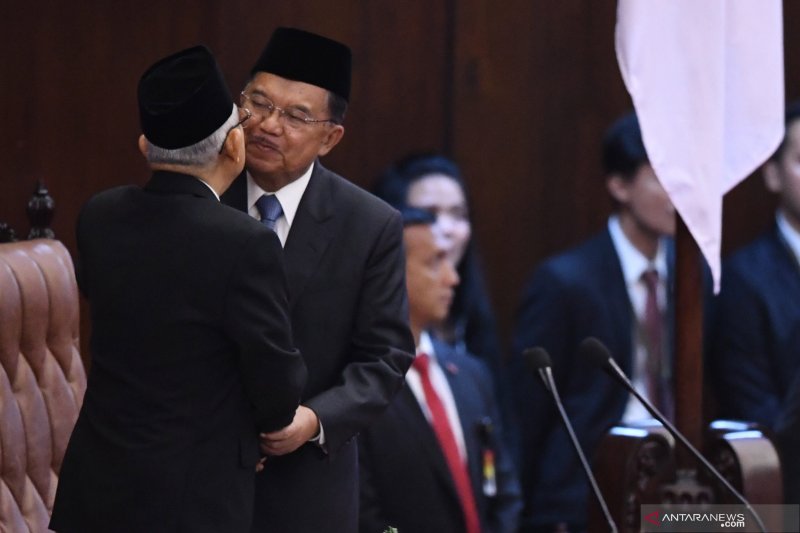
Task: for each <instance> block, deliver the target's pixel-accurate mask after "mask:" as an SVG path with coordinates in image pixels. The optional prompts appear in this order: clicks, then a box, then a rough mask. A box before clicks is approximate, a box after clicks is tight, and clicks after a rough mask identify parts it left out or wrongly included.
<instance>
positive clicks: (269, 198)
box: [256, 194, 283, 231]
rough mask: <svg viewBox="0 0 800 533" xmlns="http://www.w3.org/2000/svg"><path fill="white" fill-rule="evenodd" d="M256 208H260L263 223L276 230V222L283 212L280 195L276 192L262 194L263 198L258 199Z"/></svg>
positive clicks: (259, 212)
mask: <svg viewBox="0 0 800 533" xmlns="http://www.w3.org/2000/svg"><path fill="white" fill-rule="evenodd" d="M256 209H258V214H259V215H260V216H261V223H262V224H264V225H265V226H266V227H268V228H269V229H271V230H272V231H275V222H276V221H277V220H278V219H279V218H280V216H281V215H282V214H283V208H282V207H281V203H280V201H278V197H277V196H275V195H274V194H264V195H262V196H261V198H259V199H258V200H256Z"/></svg>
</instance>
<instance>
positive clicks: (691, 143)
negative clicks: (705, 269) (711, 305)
mask: <svg viewBox="0 0 800 533" xmlns="http://www.w3.org/2000/svg"><path fill="white" fill-rule="evenodd" d="M782 19H783V16H782V4H781V0H619V4H618V7H617V30H616V47H617V59H618V61H619V65H620V70H621V71H622V78H623V80H624V82H625V85H626V87H627V88H628V92H630V94H631V99H632V100H633V105H634V107H635V108H636V114H637V116H638V118H639V124H640V126H641V129H642V138H643V140H644V145H645V148H646V149H647V154H648V157H649V159H650V163H651V165H652V166H653V170H655V173H656V176H658V179H659V180H660V181H661V184H662V185H663V186H664V188H665V189H666V191H667V193H668V194H669V196H670V199H671V200H672V203H673V204H674V205H675V208H676V209H677V211H678V213H679V214H680V216H681V218H682V219H683V221H684V223H685V224H686V226H687V227H688V229H689V231H690V232H691V234H692V236H693V237H694V239H695V241H697V244H698V246H699V248H700V251H701V252H702V254H703V255H704V256H705V258H706V260H707V261H708V264H709V266H710V267H711V273H712V275H713V276H714V286H715V291H716V290H718V289H719V282H720V247H721V241H722V196H723V195H724V194H725V193H726V192H728V191H729V190H730V189H731V188H733V187H734V186H735V185H736V184H737V183H739V182H740V181H741V180H743V179H744V178H745V177H747V176H748V175H749V174H750V173H752V172H753V171H754V170H755V169H756V168H758V166H759V165H760V164H761V163H763V162H764V161H765V160H766V159H767V158H768V157H769V156H770V155H771V154H772V152H773V151H774V150H775V149H776V148H777V147H778V145H779V143H780V141H781V139H782V138H783V113H784V81H783V20H782Z"/></svg>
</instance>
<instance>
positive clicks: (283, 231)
mask: <svg viewBox="0 0 800 533" xmlns="http://www.w3.org/2000/svg"><path fill="white" fill-rule="evenodd" d="M313 170H314V164H313V163H312V164H311V166H310V167H308V170H306V171H305V172H304V173H303V175H302V176H300V177H299V178H297V179H296V180H294V181H293V182H291V183H288V184H286V185H284V186H283V187H281V188H280V189H278V190H277V191H265V190H264V189H262V188H261V187H259V186H258V185H257V184H256V182H255V181H254V180H253V177H252V176H250V173H249V172H248V173H247V212H248V213H249V214H250V216H251V217H253V218H255V219H256V220H261V215H260V214H259V212H258V208H257V207H256V201H257V200H258V199H259V198H261V196H263V195H265V194H267V195H269V194H274V195H275V196H277V197H278V201H279V202H280V203H281V208H283V214H282V215H281V216H280V217H278V220H276V221H275V234H276V235H277V236H278V239H279V240H280V241H281V246H285V245H286V238H287V237H288V236H289V230H290V229H292V222H294V216H295V215H296V214H297V207H298V206H299V205H300V200H302V198H303V193H305V192H306V187H308V182H309V181H310V180H311V172H313Z"/></svg>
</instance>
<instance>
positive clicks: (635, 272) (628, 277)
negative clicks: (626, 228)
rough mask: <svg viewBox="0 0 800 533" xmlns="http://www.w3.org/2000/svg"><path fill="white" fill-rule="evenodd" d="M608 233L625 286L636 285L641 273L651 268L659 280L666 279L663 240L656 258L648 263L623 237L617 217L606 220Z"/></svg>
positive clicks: (660, 242) (659, 243)
mask: <svg viewBox="0 0 800 533" xmlns="http://www.w3.org/2000/svg"><path fill="white" fill-rule="evenodd" d="M608 232H609V233H610V234H611V241H612V242H613V243H614V248H615V249H616V250H617V255H618V256H619V261H620V264H621V265H622V275H623V276H624V277H625V283H626V285H633V284H635V283H638V282H639V280H640V279H641V277H642V273H644V272H645V271H647V270H650V269H651V268H655V269H656V271H657V272H658V276H659V278H660V279H662V280H665V279H667V257H666V246H665V245H664V239H659V241H658V251H657V252H656V257H655V259H654V260H653V261H652V262H650V261H649V260H648V259H647V258H646V257H645V256H644V255H643V254H642V252H640V251H639V250H637V249H636V247H635V246H634V245H633V244H632V243H631V241H629V240H628V237H626V236H625V232H623V231H622V226H621V225H620V223H619V216H617V215H612V216H611V217H610V218H609V219H608Z"/></svg>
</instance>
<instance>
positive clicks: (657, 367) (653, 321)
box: [642, 270, 673, 420]
mask: <svg viewBox="0 0 800 533" xmlns="http://www.w3.org/2000/svg"><path fill="white" fill-rule="evenodd" d="M642 281H644V284H645V287H647V299H646V300H645V308H644V330H645V336H646V344H647V363H646V368H647V370H646V376H647V389H648V396H649V399H650V401H652V402H653V404H654V405H655V406H656V408H657V409H658V410H659V411H661V412H662V413H663V414H664V416H666V417H667V418H668V419H670V420H671V419H672V418H673V406H672V389H671V385H670V383H669V379H668V378H667V376H668V372H667V368H665V367H666V364H667V363H666V361H665V359H664V315H663V314H662V313H661V309H660V308H659V307H658V272H657V271H656V270H646V271H645V272H643V273H642Z"/></svg>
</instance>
